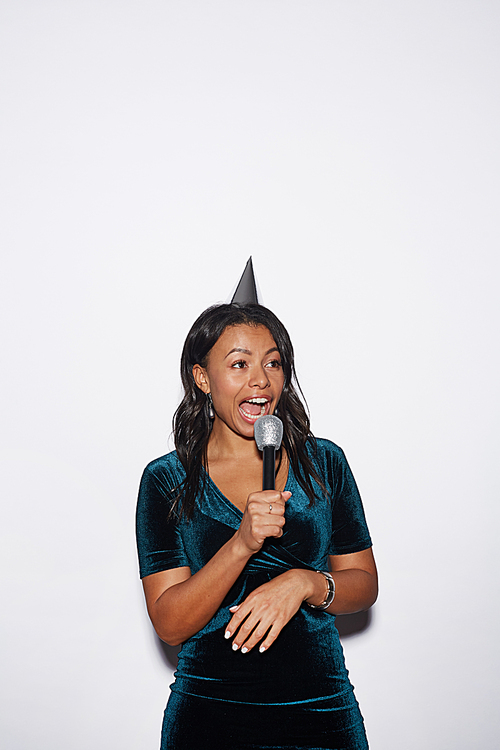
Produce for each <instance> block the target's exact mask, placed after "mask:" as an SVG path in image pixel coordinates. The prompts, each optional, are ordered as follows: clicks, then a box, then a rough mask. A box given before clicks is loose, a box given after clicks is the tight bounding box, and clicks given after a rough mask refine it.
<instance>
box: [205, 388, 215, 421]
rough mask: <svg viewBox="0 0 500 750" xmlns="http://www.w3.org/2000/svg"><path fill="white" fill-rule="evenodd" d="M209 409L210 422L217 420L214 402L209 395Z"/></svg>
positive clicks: (208, 394)
mask: <svg viewBox="0 0 500 750" xmlns="http://www.w3.org/2000/svg"><path fill="white" fill-rule="evenodd" d="M207 409H208V418H209V420H210V421H212V420H213V419H215V412H214V402H213V401H212V394H211V393H207Z"/></svg>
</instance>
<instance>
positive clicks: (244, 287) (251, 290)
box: [231, 256, 259, 304]
mask: <svg viewBox="0 0 500 750" xmlns="http://www.w3.org/2000/svg"><path fill="white" fill-rule="evenodd" d="M233 302H239V303H240V304H246V303H248V302H254V303H255V304H259V298H258V296H257V285H256V283H255V276H254V273H253V264H252V256H250V257H249V259H248V261H247V264H246V266H245V270H244V271H243V274H242V277H241V279H240V280H239V282H238V286H237V287H236V291H235V293H234V294H233V298H232V300H231V303H233Z"/></svg>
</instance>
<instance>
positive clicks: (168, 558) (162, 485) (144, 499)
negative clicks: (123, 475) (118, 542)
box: [136, 459, 189, 578]
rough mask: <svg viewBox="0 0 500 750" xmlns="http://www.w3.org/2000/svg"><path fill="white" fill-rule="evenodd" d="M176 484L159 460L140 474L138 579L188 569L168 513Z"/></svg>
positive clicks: (175, 524)
mask: <svg viewBox="0 0 500 750" xmlns="http://www.w3.org/2000/svg"><path fill="white" fill-rule="evenodd" d="M178 483H179V482H178V479H176V478H175V477H174V476H173V475H172V474H171V473H170V472H169V471H168V468H167V467H166V466H164V465H162V463H161V459H158V460H157V461H154V462H152V463H151V464H149V465H148V466H147V467H146V469H145V470H144V473H143V475H142V479H141V483H140V487H139V498H138V501H137V514H136V535H137V551H138V555H139V571H140V576H141V578H144V576H148V575H151V573H158V572H159V571H161V570H170V569H172V568H180V567H183V566H184V565H187V566H189V560H188V558H187V555H186V552H185V549H184V544H183V541H182V535H181V530H180V525H179V521H178V518H177V516H176V515H175V513H170V511H171V507H172V502H173V499H174V497H175V488H176V486H177V485H178Z"/></svg>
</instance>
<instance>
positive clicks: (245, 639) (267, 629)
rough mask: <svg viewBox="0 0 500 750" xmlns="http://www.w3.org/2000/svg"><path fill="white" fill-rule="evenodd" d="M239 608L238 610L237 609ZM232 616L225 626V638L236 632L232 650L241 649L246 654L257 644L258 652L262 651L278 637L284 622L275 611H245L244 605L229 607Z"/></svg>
mask: <svg viewBox="0 0 500 750" xmlns="http://www.w3.org/2000/svg"><path fill="white" fill-rule="evenodd" d="M238 610H239V611H238ZM230 611H231V612H233V613H234V614H233V617H232V619H231V621H230V622H229V624H228V626H227V630H226V633H225V637H226V638H231V636H232V635H233V633H236V635H235V636H234V640H233V643H232V649H233V651H238V649H240V650H241V653H242V654H246V653H248V652H249V651H251V650H252V649H253V648H255V647H256V646H258V645H259V644H260V645H259V651H260V653H264V651H266V650H267V649H268V648H269V646H270V645H271V644H272V643H274V641H275V640H276V638H277V637H278V635H279V633H280V631H281V629H282V627H283V625H284V624H285V623H284V622H280V619H281V618H276V613H275V612H272V611H271V610H269V611H268V612H266V611H260V612H259V614H258V615H257V614H256V613H254V612H248V613H246V608H244V607H231V609H230Z"/></svg>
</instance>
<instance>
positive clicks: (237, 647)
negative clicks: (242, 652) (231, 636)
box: [233, 643, 239, 651]
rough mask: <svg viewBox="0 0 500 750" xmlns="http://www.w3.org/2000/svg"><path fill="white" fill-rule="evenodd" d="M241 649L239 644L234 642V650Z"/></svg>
mask: <svg viewBox="0 0 500 750" xmlns="http://www.w3.org/2000/svg"><path fill="white" fill-rule="evenodd" d="M238 649H239V646H238V644H237V643H233V651H237V650H238Z"/></svg>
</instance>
